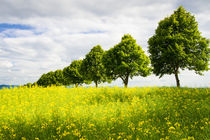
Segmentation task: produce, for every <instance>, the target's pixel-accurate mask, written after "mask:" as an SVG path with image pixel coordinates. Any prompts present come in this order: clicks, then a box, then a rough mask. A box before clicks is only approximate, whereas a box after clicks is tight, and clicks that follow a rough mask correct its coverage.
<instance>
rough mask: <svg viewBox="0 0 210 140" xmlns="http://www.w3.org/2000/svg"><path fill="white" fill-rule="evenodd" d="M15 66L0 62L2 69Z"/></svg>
mask: <svg viewBox="0 0 210 140" xmlns="http://www.w3.org/2000/svg"><path fill="white" fill-rule="evenodd" d="M12 66H13V64H12V63H11V62H9V61H1V60H0V68H1V69H4V68H11V67H12Z"/></svg>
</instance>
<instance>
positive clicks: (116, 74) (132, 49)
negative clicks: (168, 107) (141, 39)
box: [103, 34, 151, 87]
mask: <svg viewBox="0 0 210 140" xmlns="http://www.w3.org/2000/svg"><path fill="white" fill-rule="evenodd" d="M103 64H104V66H105V68H106V74H107V76H108V77H109V78H111V79H113V80H115V79H117V78H121V79H122V80H123V83H124V86H125V87H127V86H128V80H129V78H133V77H134V76H139V75H140V76H143V77H146V76H148V75H149V74H150V71H151V68H150V67H149V64H150V60H149V57H148V56H146V55H145V54H144V51H143V50H142V48H141V47H140V46H139V45H137V44H136V40H135V39H133V37H132V36H131V35H129V34H127V35H124V36H123V37H122V40H121V42H120V43H119V44H117V45H115V46H114V47H113V48H111V49H110V50H108V51H107V52H106V53H105V55H104V58H103Z"/></svg>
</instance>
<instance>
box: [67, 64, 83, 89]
mask: <svg viewBox="0 0 210 140" xmlns="http://www.w3.org/2000/svg"><path fill="white" fill-rule="evenodd" d="M81 64H82V60H75V61H73V62H72V63H71V64H70V65H69V66H68V67H65V68H64V69H63V74H64V77H65V79H66V81H67V83H68V84H75V87H77V86H78V85H80V84H82V83H84V78H83V76H82V75H81Z"/></svg>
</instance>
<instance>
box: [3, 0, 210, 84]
mask: <svg viewBox="0 0 210 140" xmlns="http://www.w3.org/2000/svg"><path fill="white" fill-rule="evenodd" d="M0 2H1V5H0V73H1V74H0V84H18V85H19V84H25V83H28V82H32V83H33V82H35V81H37V79H38V78H39V77H40V76H41V75H42V74H43V73H47V72H49V71H54V70H57V69H63V68H64V67H66V66H68V65H69V64H70V63H71V61H73V60H78V59H82V58H84V56H85V55H86V54H87V53H88V52H89V51H90V49H91V48H92V47H93V46H95V45H98V44H100V45H101V46H102V47H103V48H104V49H105V50H108V49H109V48H111V47H113V46H114V45H115V44H117V43H119V42H120V40H121V37H122V36H123V35H124V34H127V33H129V34H131V35H132V36H133V37H134V38H135V39H136V40H137V43H138V44H139V45H140V46H141V47H142V48H143V50H144V51H145V52H146V54H147V55H148V52H147V51H148V44H147V40H148V39H149V38H150V37H151V36H152V35H153V34H154V32H155V29H156V28H157V25H158V22H159V21H160V20H162V19H164V18H165V17H166V16H170V15H171V14H172V13H173V11H174V10H176V9H177V8H178V7H179V6H180V5H183V6H184V7H185V8H186V10H187V11H189V12H191V13H192V15H194V16H195V18H196V21H197V22H198V24H199V30H200V32H202V36H204V37H206V38H210V30H209V25H210V16H209V13H210V9H209V7H210V3H209V2H208V1H207V0H199V1H194V0H182V1H177V0H130V1H127V0H106V1H105V0H104V1H98V0H88V1H85V0H62V1H60V0H37V1H35V0H31V1H24V0H15V1H14V0H0ZM209 77H210V72H204V76H199V75H196V74H195V73H194V72H193V71H188V70H185V71H181V72H180V80H181V85H182V86H188V87H207V86H209V85H210V82H209V81H210V78H209ZM112 85H117V86H121V85H122V81H121V80H120V79H118V80H116V81H115V82H113V83H112ZM175 85H176V82H175V78H174V75H165V76H163V78H161V79H159V78H158V77H156V76H154V75H151V76H149V77H146V78H143V77H134V78H133V79H130V81H129V86H175Z"/></svg>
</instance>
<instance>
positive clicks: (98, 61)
mask: <svg viewBox="0 0 210 140" xmlns="http://www.w3.org/2000/svg"><path fill="white" fill-rule="evenodd" d="M103 54H104V50H103V49H102V48H101V46H100V45H97V46H95V47H93V48H92V49H91V51H90V52H89V53H88V54H87V55H86V56H85V59H84V60H83V62H82V74H83V75H84V77H85V79H86V80H88V81H93V82H94V83H95V85H96V87H98V84H100V83H101V82H105V81H107V78H106V75H105V69H104V65H103V64H102V58H103Z"/></svg>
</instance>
